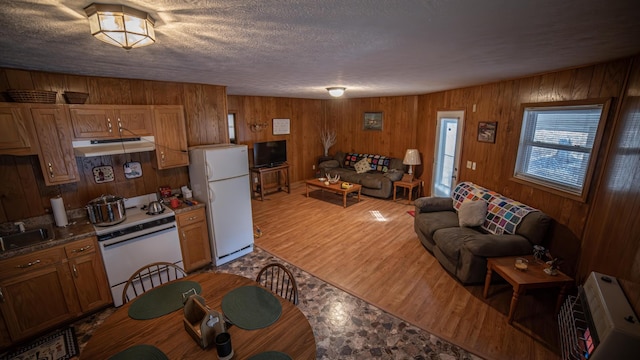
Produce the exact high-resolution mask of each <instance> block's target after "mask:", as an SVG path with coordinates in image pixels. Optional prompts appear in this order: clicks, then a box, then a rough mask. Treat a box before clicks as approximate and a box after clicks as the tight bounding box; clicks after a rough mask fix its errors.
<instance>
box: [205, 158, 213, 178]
mask: <svg viewBox="0 0 640 360" xmlns="http://www.w3.org/2000/svg"><path fill="white" fill-rule="evenodd" d="M204 167H205V168H206V170H207V181H211V178H212V177H213V174H212V173H211V167H210V166H209V162H208V161H205V162H204Z"/></svg>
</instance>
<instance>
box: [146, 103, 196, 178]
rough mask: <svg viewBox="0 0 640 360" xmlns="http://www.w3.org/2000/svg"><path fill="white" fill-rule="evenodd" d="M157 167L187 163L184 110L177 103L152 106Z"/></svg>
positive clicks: (185, 164)
mask: <svg viewBox="0 0 640 360" xmlns="http://www.w3.org/2000/svg"><path fill="white" fill-rule="evenodd" d="M153 124H154V134H155V140H156V159H157V165H158V169H168V168H173V167H179V166H188V165H189V152H188V149H187V130H186V126H185V123H184V110H183V108H182V106H179V105H158V106H154V107H153Z"/></svg>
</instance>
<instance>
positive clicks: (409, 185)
mask: <svg viewBox="0 0 640 360" xmlns="http://www.w3.org/2000/svg"><path fill="white" fill-rule="evenodd" d="M399 187H400V188H402V189H403V190H402V195H403V196H404V194H405V193H406V192H407V190H409V201H408V204H411V196H412V195H413V189H415V188H418V193H417V194H416V197H419V196H420V190H421V189H422V180H420V179H414V180H412V181H402V180H398V181H396V182H394V183H393V201H396V192H397V191H396V190H397V189H398V188H399Z"/></svg>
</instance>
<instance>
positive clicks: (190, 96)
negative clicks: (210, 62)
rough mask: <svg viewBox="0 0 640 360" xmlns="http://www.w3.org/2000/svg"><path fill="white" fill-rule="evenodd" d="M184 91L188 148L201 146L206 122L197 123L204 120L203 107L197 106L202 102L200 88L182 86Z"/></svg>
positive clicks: (187, 85)
mask: <svg viewBox="0 0 640 360" xmlns="http://www.w3.org/2000/svg"><path fill="white" fill-rule="evenodd" d="M183 89H184V104H183V105H184V113H185V121H186V129H187V139H188V140H189V141H187V144H188V146H194V145H195V144H197V145H200V144H202V140H201V134H202V135H204V136H203V137H206V134H207V127H208V126H207V125H208V124H207V122H206V121H198V120H200V119H205V118H206V115H205V114H204V107H203V106H199V104H201V103H202V100H203V93H202V87H201V86H198V85H194V84H185V85H183Z"/></svg>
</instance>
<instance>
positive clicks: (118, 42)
mask: <svg viewBox="0 0 640 360" xmlns="http://www.w3.org/2000/svg"><path fill="white" fill-rule="evenodd" d="M84 11H85V12H86V13H87V16H88V17H89V25H90V27H91V35H93V36H95V37H96V38H97V39H98V40H100V41H104V42H106V43H108V44H111V45H115V46H120V47H123V48H125V49H127V50H130V49H133V48H137V47H141V46H146V45H151V44H153V43H155V42H156V34H155V32H154V30H153V25H154V24H155V20H153V18H152V17H151V16H149V14H147V13H146V12H144V11H140V10H136V9H133V8H130V7H128V6H124V5H109V4H91V5H89V6H87V7H86V8H84Z"/></svg>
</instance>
